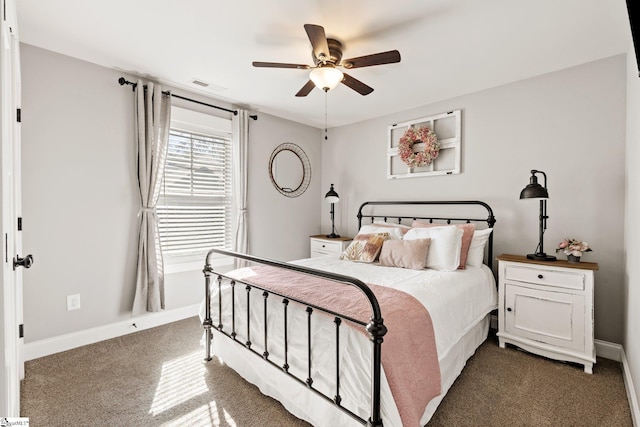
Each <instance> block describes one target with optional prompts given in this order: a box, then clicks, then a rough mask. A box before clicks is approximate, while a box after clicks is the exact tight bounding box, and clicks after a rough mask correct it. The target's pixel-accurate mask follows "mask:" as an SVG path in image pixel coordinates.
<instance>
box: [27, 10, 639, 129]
mask: <svg viewBox="0 0 640 427" xmlns="http://www.w3.org/2000/svg"><path fill="white" fill-rule="evenodd" d="M17 7H18V19H19V22H18V25H19V32H20V40H21V41H22V42H24V43H28V44H31V45H34V46H39V47H42V48H45V49H49V50H52V51H55V52H59V53H62V54H65V55H69V56H72V57H75V58H79V59H83V60H86V61H89V62H93V63H96V64H99V65H103V66H106V67H110V68H115V69H118V70H122V71H126V72H129V73H134V74H138V75H141V76H147V77H150V78H154V79H157V80H159V81H161V82H166V83H171V84H172V85H175V86H177V87H180V88H184V89H188V90H191V91H194V92H198V93H203V94H206V95H209V96H212V97H214V98H217V99H221V100H225V101H231V102H232V103H234V104H236V105H239V106H240V105H242V106H246V107H249V108H251V109H252V110H254V111H262V112H265V113H269V114H273V115H276V116H280V117H284V118H287V119H291V120H295V121H298V122H301V123H305V124H309V125H312V126H316V127H319V128H323V127H324V121H325V95H324V93H323V92H322V91H321V90H319V89H314V90H313V91H312V92H311V93H310V94H309V95H308V96H307V97H304V98H297V97H295V96H294V95H295V93H296V92H297V91H298V90H299V89H300V88H301V87H302V86H303V85H304V84H305V83H306V82H307V80H308V71H305V70H296V69H270V68H254V67H252V65H251V62H252V61H267V62H286V63H299V64H309V65H313V62H312V59H311V46H310V43H309V40H308V38H307V36H306V33H305V31H304V28H303V25H304V24H306V23H310V24H317V25H321V26H323V27H324V28H325V31H326V34H327V36H328V37H334V38H337V39H339V40H341V41H342V42H343V43H344V44H345V49H344V58H350V57H357V56H362V55H368V54H372V53H377V52H382V51H387V50H392V49H397V50H399V51H400V54H401V56H402V61H401V62H400V63H398V64H389V65H381V66H375V67H368V68H359V69H354V70H351V71H349V74H350V75H351V76H353V77H355V78H357V79H359V80H361V81H362V82H364V83H366V84H368V85H369V86H371V87H373V88H374V89H375V90H374V92H373V93H371V94H370V95H367V96H362V95H360V94H358V93H356V92H354V91H353V90H351V89H349V88H348V87H347V86H344V85H339V86H338V87H337V88H335V89H333V90H331V91H330V92H329V93H328V97H327V103H328V123H329V127H335V126H341V125H345V124H349V123H354V122H358V121H362V120H366V119H370V118H374V117H379V116H382V115H385V114H389V113H393V112H398V111H402V110H405V109H408V108H413V107H417V106H421V105H426V104H429V103H432V102H436V101H440V100H443V99H448V98H452V97H455V96H458V95H462V94H465V93H470V92H475V91H478V90H482V89H486V88H490V87H494V86H498V85H502V84H505V83H509V82H513V81H517V80H521V79H524V78H528V77H532V76H536V75H540V74H543V73H548V72H551V71H555V70H559V69H563V68H567V67H571V66H575V65H578V64H582V63H586V62H590V61H594V60H597V59H600V58H605V57H609V56H612V55H616V54H621V53H626V52H627V50H628V48H629V46H630V45H629V44H630V30H629V21H628V15H627V9H626V3H625V1H624V0H535V1H531V0H483V1H479V0H414V1H410V0H393V1H390V0H245V1H238V0H235V1H233V0H232V1H221V0H217V1H216V0H180V1H178V0H102V1H99V0H55V1H52V0H19V1H17ZM194 78H197V79H200V80H203V81H206V82H208V83H210V84H211V86H210V88H208V89H205V90H202V89H200V88H199V87H198V86H195V85H193V84H192V83H190V82H191V80H193V79H194ZM116 87H117V83H116V82H115V81H114V90H116ZM211 88H213V89H211Z"/></svg>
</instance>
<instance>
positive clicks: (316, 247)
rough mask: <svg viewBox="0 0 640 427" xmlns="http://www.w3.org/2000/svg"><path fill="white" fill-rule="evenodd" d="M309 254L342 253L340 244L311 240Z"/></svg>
mask: <svg viewBox="0 0 640 427" xmlns="http://www.w3.org/2000/svg"><path fill="white" fill-rule="evenodd" d="M311 252H319V253H325V254H339V253H341V252H342V242H329V241H327V240H316V239H311Z"/></svg>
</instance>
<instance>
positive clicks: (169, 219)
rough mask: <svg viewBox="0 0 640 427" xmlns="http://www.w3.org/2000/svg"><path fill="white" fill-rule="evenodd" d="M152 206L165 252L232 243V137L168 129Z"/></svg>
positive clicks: (178, 252) (188, 251)
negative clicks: (162, 169) (158, 186)
mask: <svg viewBox="0 0 640 427" xmlns="http://www.w3.org/2000/svg"><path fill="white" fill-rule="evenodd" d="M157 212H158V218H159V220H160V221H159V228H160V242H161V245H162V251H163V254H165V255H169V256H171V255H196V254H204V253H206V252H207V251H208V250H209V249H211V248H214V247H216V248H225V249H230V248H231V223H232V221H231V219H232V218H231V141H230V139H229V138H225V137H220V136H215V135H205V134H200V133H194V132H190V131H182V130H177V129H171V132H170V136H169V147H168V152H167V163H166V166H165V172H164V179H163V184H162V188H161V190H160V198H159V200H158V205H157Z"/></svg>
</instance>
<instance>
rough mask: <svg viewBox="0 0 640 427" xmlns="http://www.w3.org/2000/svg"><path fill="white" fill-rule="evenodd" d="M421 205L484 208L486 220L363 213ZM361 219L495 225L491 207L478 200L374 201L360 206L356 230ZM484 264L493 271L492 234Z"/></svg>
mask: <svg viewBox="0 0 640 427" xmlns="http://www.w3.org/2000/svg"><path fill="white" fill-rule="evenodd" d="M421 205H432V206H459V205H472V206H473V205H475V206H480V207H482V208H484V209H485V210H486V211H487V214H488V216H487V217H486V218H474V217H470V216H465V214H466V212H464V213H460V214H456V213H454V214H452V215H448V214H446V215H441V214H438V215H427V216H424V214H420V215H404V214H395V213H394V214H387V213H386V212H385V213H384V214H382V213H379V212H375V213H368V214H367V213H363V210H364V211H367V210H372V208H373V207H374V206H383V207H384V206H396V207H399V206H421ZM362 218H370V219H371V222H374V221H375V219H376V218H379V219H382V220H384V221H385V222H391V221H389V219H391V220H396V221H397V223H398V224H401V223H402V220H411V221H413V220H429V222H430V223H434V222H435V223H438V222H444V223H446V224H452V223H456V222H458V223H471V222H474V223H476V222H478V223H486V224H487V227H489V228H493V226H494V224H495V223H496V217H495V216H493V209H491V206H489V205H488V204H486V203H485V202H481V201H478V200H446V201H440V200H437V201H436V200H411V201H375V202H364V203H363V204H361V205H360V209H358V230H359V229H360V228H361V227H362ZM486 264H487V265H488V266H489V268H491V269H493V233H491V234H490V235H489V240H488V242H487V258H486Z"/></svg>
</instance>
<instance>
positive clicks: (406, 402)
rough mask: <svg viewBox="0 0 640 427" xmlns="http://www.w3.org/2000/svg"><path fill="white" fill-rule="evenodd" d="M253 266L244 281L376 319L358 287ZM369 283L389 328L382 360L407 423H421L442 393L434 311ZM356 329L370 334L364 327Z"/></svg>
mask: <svg viewBox="0 0 640 427" xmlns="http://www.w3.org/2000/svg"><path fill="white" fill-rule="evenodd" d="M249 268H250V269H251V270H252V271H253V272H254V273H256V274H255V275H248V276H249V277H247V275H245V274H241V275H240V276H241V277H243V279H242V280H243V281H245V282H248V283H251V284H254V285H256V286H260V287H261V288H264V289H267V290H270V291H274V292H278V293H281V294H283V295H286V296H289V297H291V298H296V299H299V300H302V301H305V302H308V303H311V304H315V305H317V306H320V307H325V308H328V309H331V310H333V311H335V312H337V313H341V314H344V315H347V316H349V317H352V318H354V319H357V320H361V321H363V322H366V323H368V322H369V319H370V318H371V308H370V305H369V302H368V300H367V298H366V297H365V296H364V294H363V293H362V292H361V291H360V290H358V289H356V288H355V287H353V286H349V285H345V284H341V283H336V282H334V281H331V280H328V279H322V278H319V277H312V276H309V275H306V274H301V273H296V272H294V271H290V270H285V269H279V268H275V267H269V266H260V267H249ZM243 270H244V269H243ZM245 271H246V270H245ZM368 286H369V287H370V288H371V290H372V291H373V293H374V294H375V296H376V298H377V299H378V302H379V304H380V308H381V311H382V317H383V319H384V324H385V326H386V327H387V329H388V332H387V334H386V335H385V336H384V343H383V345H382V365H383V367H384V372H385V374H386V377H387V382H388V383H389V387H390V388H391V393H392V394H393V398H394V400H395V402H396V406H397V408H398V412H399V413H400V418H401V419H402V424H403V425H404V426H419V425H420V418H421V417H422V414H423V413H424V411H425V408H426V406H427V404H428V403H429V401H430V400H431V399H433V398H434V397H435V396H438V395H439V394H440V392H441V387H440V366H439V363H438V352H437V349H436V343H435V336H434V333H433V324H432V322H431V316H430V315H429V312H428V311H427V309H426V308H425V307H424V306H423V305H422V304H421V303H420V302H419V301H418V300H416V299H415V298H414V297H413V296H411V295H409V294H407V293H405V292H402V291H399V290H397V289H393V288H387V287H384V286H377V285H368ZM347 323H350V324H351V322H347ZM357 328H358V330H360V331H362V332H363V333H365V334H366V331H365V330H364V329H363V328H362V327H360V326H357Z"/></svg>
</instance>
